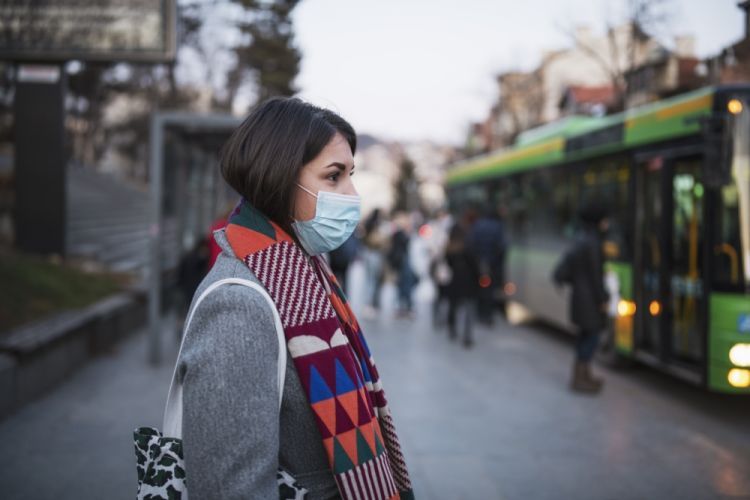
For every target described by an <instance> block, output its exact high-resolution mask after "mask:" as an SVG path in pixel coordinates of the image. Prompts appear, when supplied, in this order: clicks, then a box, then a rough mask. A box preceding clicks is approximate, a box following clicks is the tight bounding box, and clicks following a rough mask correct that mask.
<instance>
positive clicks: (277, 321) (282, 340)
mask: <svg viewBox="0 0 750 500" xmlns="http://www.w3.org/2000/svg"><path fill="white" fill-rule="evenodd" d="M222 285H243V286H246V287H248V288H252V289H254V290H256V291H257V292H258V293H260V295H261V296H262V297H263V298H264V299H266V301H267V302H268V305H269V306H271V312H272V314H273V320H274V326H275V327H276V336H277V337H278V341H279V358H278V383H279V410H281V400H282V397H283V395H284V377H285V375H286V337H284V328H283V326H282V325H281V318H280V317H279V312H278V311H277V310H276V306H275V305H274V303H273V300H272V299H271V297H270V296H269V295H268V292H266V289H265V288H263V286H262V285H260V284H258V283H255V282H254V281H250V280H246V279H242V278H224V279H221V280H218V281H215V282H214V283H211V284H210V285H209V286H208V287H207V288H206V289H205V290H204V291H203V293H201V294H200V295H199V296H198V299H197V300H196V301H195V305H194V306H193V308H192V310H191V311H190V314H189V315H188V319H187V321H186V322H185V329H184V330H183V332H182V342H181V343H180V351H179V353H178V354H177V361H176V362H175V367H174V372H173V373H172V383H171V384H170V385H169V394H168V395H167V406H166V408H165V410H164V425H163V426H162V430H163V433H164V436H166V437H174V438H178V439H181V438H182V384H178V383H177V366H178V363H179V360H180V355H181V354H182V348H183V347H184V345H185V337H187V335H188V331H189V329H190V323H191V322H192V320H193V315H194V314H195V311H196V309H198V306H200V304H201V302H203V299H205V298H206V297H207V296H208V294H209V293H211V292H212V291H214V290H216V289H217V288H218V287H220V286H222Z"/></svg>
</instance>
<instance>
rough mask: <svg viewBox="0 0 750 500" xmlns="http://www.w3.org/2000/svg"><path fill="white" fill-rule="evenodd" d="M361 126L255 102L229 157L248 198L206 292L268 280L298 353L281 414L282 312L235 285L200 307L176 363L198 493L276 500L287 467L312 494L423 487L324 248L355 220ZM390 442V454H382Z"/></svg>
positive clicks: (221, 239)
mask: <svg viewBox="0 0 750 500" xmlns="http://www.w3.org/2000/svg"><path fill="white" fill-rule="evenodd" d="M355 148H356V136H355V133H354V130H353V129H352V127H351V126H350V125H349V124H348V123H347V122H346V121H345V120H343V119H342V118H341V117H339V116H338V115H336V114H335V113H333V112H331V111H328V110H325V109H320V108H317V107H315V106H312V105H310V104H307V103H304V102H302V101H300V100H298V99H285V98H274V99H271V100H269V101H266V102H265V103H263V104H261V105H260V106H258V107H257V108H256V109H255V110H254V111H253V112H252V113H251V114H250V116H248V117H247V119H246V120H245V121H244V122H243V123H242V125H240V126H239V128H238V129H237V130H235V132H234V133H233V134H232V136H231V137H230V139H229V140H228V142H227V143H226V145H225V146H224V149H223V151H222V157H221V161H220V166H221V172H222V175H223V176H224V179H225V180H226V181H227V182H228V183H229V185H230V186H232V187H233V188H234V189H235V190H236V191H237V192H238V193H240V194H241V195H242V200H241V202H240V204H239V205H238V207H237V208H236V209H235V210H234V213H233V214H232V215H231V216H230V218H229V223H228V225H227V227H226V228H225V229H223V230H219V231H216V232H215V233H214V237H215V239H216V242H217V243H218V245H219V246H220V247H221V249H222V252H221V254H220V255H219V256H218V258H217V260H216V263H215V264H214V267H213V268H212V270H211V271H210V273H209V274H208V276H207V277H206V278H205V280H204V281H203V282H202V284H201V286H200V287H199V289H198V290H197V291H196V297H197V296H199V294H200V293H201V292H202V291H203V290H205V289H206V287H208V286H209V285H210V284H211V283H213V282H216V281H217V280H220V279H223V278H230V277H237V278H243V279H248V280H252V281H255V282H258V283H260V284H261V285H263V286H264V287H265V289H266V290H267V291H268V293H269V295H270V297H271V298H272V300H273V302H274V305H275V307H276V309H277V311H278V313H279V315H280V317H281V322H282V325H283V329H284V336H285V337H286V340H287V349H288V353H289V356H288V362H287V366H286V371H287V375H286V381H285V384H284V390H283V393H282V394H283V399H282V406H281V411H280V412H279V407H278V396H279V394H278V388H277V387H276V383H277V367H276V360H277V355H278V340H277V335H276V331H275V330H274V321H273V319H272V310H271V306H270V304H269V303H268V302H266V301H265V299H263V298H262V297H261V295H260V293H259V292H256V291H254V290H253V289H251V288H248V287H244V286H241V285H226V286H222V287H219V288H217V289H216V290H215V291H213V292H211V293H210V294H209V295H208V296H207V298H206V299H205V300H204V301H203V302H202V303H201V304H200V307H198V308H197V310H196V312H195V315H194V317H193V322H192V324H191V326H190V330H189V331H188V332H187V333H186V339H185V345H184V346H183V352H182V354H181V356H180V359H179V360H178V374H179V375H178V376H179V379H178V382H181V383H182V386H183V417H182V418H183V420H182V439H183V453H184V459H185V467H186V473H187V484H188V488H189V492H190V498H192V499H193V500H195V499H202V498H211V499H213V498H222V499H224V498H264V499H266V498H274V497H276V498H278V495H279V493H278V489H277V488H278V487H277V482H276V472H277V468H282V469H284V470H285V471H287V472H289V473H291V475H292V476H294V478H295V479H296V481H297V483H298V484H299V485H300V486H301V487H303V488H305V489H307V490H308V496H307V498H413V494H412V491H411V484H410V482H409V476H408V473H407V472H406V467H405V465H404V462H403V456H402V455H401V451H400V447H399V444H398V439H397V437H396V434H395V431H394V428H393V423H392V420H391V417H390V412H389V410H388V407H387V405H386V399H385V394H384V392H383V389H382V385H381V383H380V381H379V380H378V372H377V369H376V368H375V365H374V362H373V361H372V358H371V357H370V355H369V351H368V349H367V345H366V343H365V341H364V338H363V337H362V334H361V331H360V329H359V325H358V323H357V320H356V318H355V317H354V315H353V314H352V312H351V309H350V308H349V306H348V304H347V301H346V298H345V297H344V295H343V293H342V291H341V289H340V287H339V286H338V284H337V282H336V280H335V279H334V278H333V276H332V273H331V272H330V269H329V268H328V267H327V265H326V264H325V261H324V260H323V259H322V258H321V257H320V255H321V254H322V253H324V252H328V251H330V250H332V249H334V248H336V247H337V246H338V245H340V244H342V243H343V242H344V241H345V240H346V239H347V238H348V237H349V236H350V235H351V233H352V231H353V230H354V228H355V227H356V225H357V222H358V218H359V197H358V196H357V193H356V190H355V189H354V186H353V185H352V182H351V178H350V176H351V175H352V173H353V170H354V163H353V155H354V151H355ZM386 452H387V453H386Z"/></svg>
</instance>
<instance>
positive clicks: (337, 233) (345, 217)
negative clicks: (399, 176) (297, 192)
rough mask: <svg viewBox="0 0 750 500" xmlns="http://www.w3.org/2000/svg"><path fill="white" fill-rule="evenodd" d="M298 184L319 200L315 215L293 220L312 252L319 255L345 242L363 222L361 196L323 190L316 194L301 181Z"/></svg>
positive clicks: (298, 236)
mask: <svg viewBox="0 0 750 500" xmlns="http://www.w3.org/2000/svg"><path fill="white" fill-rule="evenodd" d="M297 186H299V187H300V189H302V190H304V191H306V192H307V193H309V194H310V195H312V196H314V197H315V198H317V200H318V201H317V203H316V204H315V217H313V218H312V219H310V220H305V221H295V222H293V223H292V229H294V232H295V233H296V234H297V238H298V239H299V242H300V243H301V244H302V247H303V248H304V249H305V250H306V251H307V253H309V254H310V255H319V254H322V253H325V252H330V251H331V250H335V249H336V248H338V247H340V246H341V245H343V244H344V242H345V241H346V240H348V239H349V237H350V236H351V235H352V233H353V232H354V230H355V229H356V227H357V224H358V223H359V205H360V198H359V196H356V195H349V194H338V193H331V192H329V191H319V192H318V194H317V195H316V194H315V193H313V192H311V191H310V190H309V189H307V188H305V187H304V186H302V185H300V184H297Z"/></svg>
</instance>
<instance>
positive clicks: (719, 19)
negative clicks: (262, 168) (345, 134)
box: [294, 0, 744, 144]
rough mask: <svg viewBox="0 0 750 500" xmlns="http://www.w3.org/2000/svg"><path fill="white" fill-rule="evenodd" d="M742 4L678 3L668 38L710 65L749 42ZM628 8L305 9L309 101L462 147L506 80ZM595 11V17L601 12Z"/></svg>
mask: <svg viewBox="0 0 750 500" xmlns="http://www.w3.org/2000/svg"><path fill="white" fill-rule="evenodd" d="M736 4H737V1H736V0H670V1H669V3H668V10H669V13H670V16H669V22H668V23H667V24H666V25H665V26H663V27H662V28H661V33H659V38H660V40H661V41H663V42H664V43H665V44H666V45H669V43H670V42H671V39H672V38H673V37H674V36H675V35H686V34H692V35H694V36H695V39H696V40H695V41H696V51H697V53H698V55H699V56H702V57H705V56H708V55H713V54H715V53H716V52H718V51H719V50H721V48H723V47H725V46H726V45H729V44H731V43H733V42H735V41H737V40H738V39H740V38H741V37H742V35H743V33H744V18H743V15H742V12H741V11H740V9H738V8H737V7H736ZM622 5H623V1H622V0H609V1H606V0H453V1H444V0H367V1H365V0H304V1H302V2H300V4H299V5H298V7H297V8H296V9H295V11H294V23H295V31H296V41H297V44H298V46H299V47H300V49H301V50H302V52H303V60H302V71H301V73H300V75H299V77H298V79H297V85H298V86H299V87H300V88H301V89H302V91H301V93H300V96H301V97H303V98H305V99H307V100H310V101H312V102H315V103H317V104H321V105H324V106H326V107H330V108H332V109H334V110H336V111H338V112H339V113H341V114H342V115H343V116H344V117H345V118H347V119H348V120H349V121H351V122H352V124H353V125H354V127H355V128H356V129H357V130H358V132H360V133H371V134H375V135H377V136H379V137H383V138H387V139H400V140H419V139H431V140H434V141H438V142H445V143H450V144H459V143H461V142H462V141H463V139H464V134H465V131H466V126H467V124H468V123H469V122H470V121H473V120H479V119H482V118H483V117H484V116H486V113H487V110H488V108H489V106H490V105H491V103H492V102H493V100H494V99H495V97H496V92H497V90H496V86H495V83H494V75H496V74H497V73H499V72H501V71H507V70H513V69H532V68H534V67H535V65H536V64H538V62H539V60H540V56H541V54H542V52H543V51H544V50H554V49H559V48H564V47H566V46H569V45H570V41H569V38H568V37H567V35H566V34H565V28H566V27H574V26H576V25H589V26H590V27H591V28H592V29H594V30H595V31H596V32H603V26H604V25H605V21H606V20H607V19H611V20H618V19H619V20H621V19H622V14H623V9H622ZM592 6H594V7H592Z"/></svg>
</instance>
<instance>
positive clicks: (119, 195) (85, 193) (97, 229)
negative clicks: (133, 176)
mask: <svg viewBox="0 0 750 500" xmlns="http://www.w3.org/2000/svg"><path fill="white" fill-rule="evenodd" d="M67 189H68V204H67V221H68V229H67V241H66V253H67V255H68V256H71V257H82V258H88V259H93V260H96V261H98V262H99V263H101V264H102V265H104V266H105V267H106V268H108V269H110V270H112V271H117V272H127V273H133V274H136V275H140V276H141V277H143V278H145V277H146V276H147V271H148V264H149V256H150V254H149V227H150V225H151V200H150V196H149V193H148V192H145V191H141V190H139V189H138V188H136V187H135V186H132V185H129V184H127V183H125V182H123V181H119V180H117V179H115V178H114V177H111V176H109V175H106V174H101V173H98V172H96V171H94V170H92V169H89V168H82V167H76V166H73V165H71V166H70V168H69V169H68V186H67ZM178 249H179V240H178V235H177V224H176V221H175V220H169V219H167V220H164V221H162V241H161V258H162V262H161V264H162V269H163V270H168V269H173V268H175V267H176V266H177V262H178V254H179V251H178Z"/></svg>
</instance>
